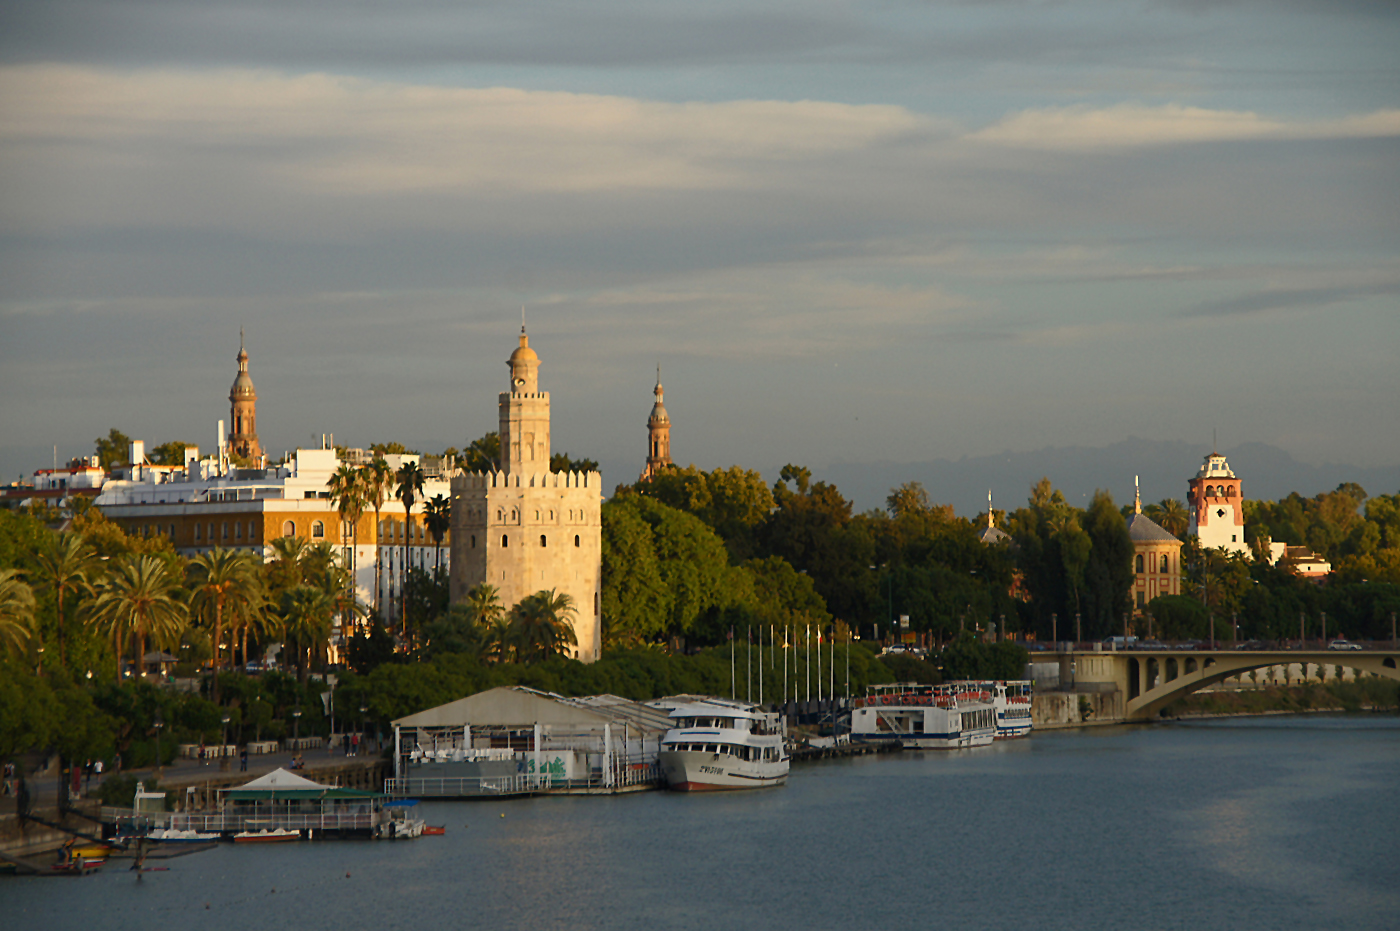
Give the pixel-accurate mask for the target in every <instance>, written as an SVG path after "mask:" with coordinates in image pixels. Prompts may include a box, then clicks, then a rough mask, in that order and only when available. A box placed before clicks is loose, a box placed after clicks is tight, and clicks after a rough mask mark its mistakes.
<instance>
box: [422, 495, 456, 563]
mask: <svg viewBox="0 0 1400 931" xmlns="http://www.w3.org/2000/svg"><path fill="white" fill-rule="evenodd" d="M423 512H424V519H423V522H424V523H425V524H427V525H428V533H430V534H432V537H433V574H434V575H439V574H441V573H442V538H443V537H445V536H447V531H448V530H451V529H452V502H451V501H449V500H448V499H446V498H444V497H443V496H442V495H434V496H433V500H431V501H427V502H425V503H424V504H423Z"/></svg>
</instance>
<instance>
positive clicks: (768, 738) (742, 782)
mask: <svg viewBox="0 0 1400 931" xmlns="http://www.w3.org/2000/svg"><path fill="white" fill-rule="evenodd" d="M670 717H671V722H672V725H673V726H672V727H671V729H670V730H668V731H666V735H665V736H664V737H662V738H661V751H660V754H659V755H658V762H659V763H660V765H661V772H662V775H663V776H664V777H665V779H666V786H667V788H670V789H674V790H676V791H678V792H704V791H711V790H716V789H757V788H763V787H765V786H776V785H782V784H783V783H784V782H786V781H787V776H788V764H789V761H788V755H787V751H786V750H785V749H784V748H783V725H782V721H781V718H780V717H779V716H778V715H777V714H772V713H769V712H765V711H761V710H759V708H758V707H757V706H756V705H750V704H746V703H744V702H736V701H726V700H725V699H722V698H706V699H702V700H700V701H695V702H689V703H687V704H684V705H681V706H679V707H677V708H676V709H675V710H673V711H672V712H671V715H670Z"/></svg>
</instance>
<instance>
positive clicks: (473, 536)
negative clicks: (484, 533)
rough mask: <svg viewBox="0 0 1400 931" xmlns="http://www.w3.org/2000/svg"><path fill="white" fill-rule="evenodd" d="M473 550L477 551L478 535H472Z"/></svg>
mask: <svg viewBox="0 0 1400 931" xmlns="http://www.w3.org/2000/svg"><path fill="white" fill-rule="evenodd" d="M472 549H476V534H472Z"/></svg>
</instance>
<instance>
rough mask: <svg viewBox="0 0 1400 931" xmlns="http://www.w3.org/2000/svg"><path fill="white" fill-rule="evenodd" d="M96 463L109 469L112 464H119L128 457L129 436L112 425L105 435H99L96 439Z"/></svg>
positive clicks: (129, 448) (129, 447) (129, 449)
mask: <svg viewBox="0 0 1400 931" xmlns="http://www.w3.org/2000/svg"><path fill="white" fill-rule="evenodd" d="M94 443H96V446H97V449H96V453H97V464H98V465H100V466H102V468H104V469H107V470H110V469H111V468H112V467H113V466H118V465H121V464H122V463H124V462H126V461H127V459H129V458H130V452H131V437H129V436H127V435H126V434H125V433H123V432H121V431H120V430H118V429H117V428H116V427H113V428H112V429H111V430H109V431H107V435H106V436H105V437H103V436H99V437H98V438H97V439H96V440H94Z"/></svg>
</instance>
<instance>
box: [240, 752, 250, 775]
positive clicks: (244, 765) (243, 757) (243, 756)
mask: <svg viewBox="0 0 1400 931" xmlns="http://www.w3.org/2000/svg"><path fill="white" fill-rule="evenodd" d="M238 771H239V772H240V773H246V772H247V771H248V748H247V747H246V746H245V747H244V748H243V749H242V750H240V751H238Z"/></svg>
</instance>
